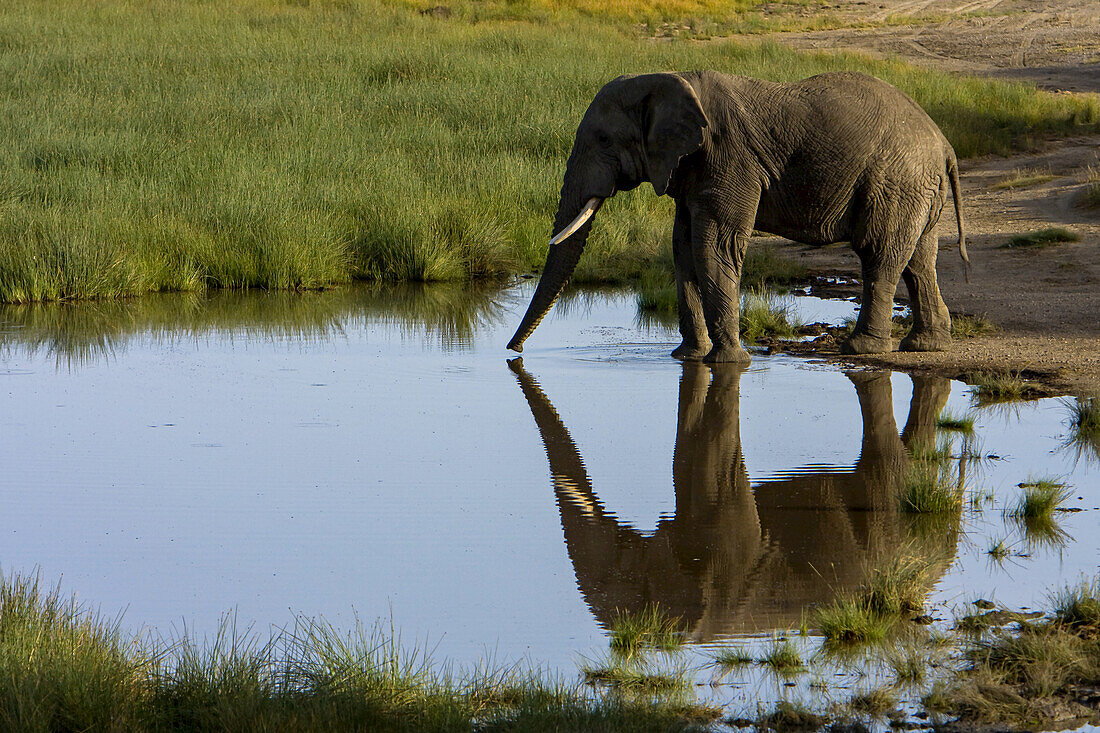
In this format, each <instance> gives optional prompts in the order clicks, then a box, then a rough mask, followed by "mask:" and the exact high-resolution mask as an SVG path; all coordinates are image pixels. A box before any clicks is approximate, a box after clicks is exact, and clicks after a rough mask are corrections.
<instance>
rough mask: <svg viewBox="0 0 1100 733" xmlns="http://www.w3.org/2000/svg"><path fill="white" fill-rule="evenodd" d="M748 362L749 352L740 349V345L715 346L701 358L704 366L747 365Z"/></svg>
mask: <svg viewBox="0 0 1100 733" xmlns="http://www.w3.org/2000/svg"><path fill="white" fill-rule="evenodd" d="M749 361H750V357H749V352H747V351H745V350H744V349H743V348H741V344H737V345H736V346H718V345H717V344H716V345H715V346H714V348H712V349H711V350H710V351H709V352H707V355H706V356H704V357H703V362H704V363H705V364H748V363H749Z"/></svg>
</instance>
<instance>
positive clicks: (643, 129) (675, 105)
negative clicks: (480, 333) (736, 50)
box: [508, 74, 709, 351]
mask: <svg viewBox="0 0 1100 733" xmlns="http://www.w3.org/2000/svg"><path fill="white" fill-rule="evenodd" d="M708 124H709V123H708V120H707V116H706V113H704V112H703V108H702V106H701V105H700V103H699V97H698V96H697V95H696V93H695V90H694V89H693V88H692V87H691V85H690V84H688V82H687V81H686V80H685V79H684V78H683V77H682V76H680V75H678V74H642V75H639V76H621V77H619V78H618V79H615V80H614V81H612V82H609V83H608V84H607V85H606V86H604V88H603V89H601V90H600V91H599V93H598V94H596V98H595V99H593V100H592V104H590V105H589V107H588V111H587V112H585V114H584V118H583V119H582V120H581V124H580V127H578V128H577V136H576V139H575V140H574V142H573V151H572V152H571V153H570V154H569V161H568V163H567V164H566V167H565V180H564V183H563V184H562V187H561V198H560V200H559V202H558V213H557V216H556V217H555V218H554V237H553V239H551V240H550V251H549V252H548V253H547V255H546V267H545V268H543V271H542V278H541V279H540V280H539V284H538V287H537V288H536V290H535V294H534V296H533V297H532V298H531V304H530V305H529V306H528V308H527V313H526V314H525V315H524V316H523V321H522V322H521V323H520V325H519V328H518V329H516V334H515V336H513V337H512V340H511V341H510V342H509V343H508V348H510V349H512V350H514V351H523V342H524V341H525V340H527V337H528V336H530V335H531V332H532V331H534V330H535V327H536V326H538V324H539V322H540V321H541V320H542V319H543V317H544V316H545V315H546V313H547V312H548V311H549V310H550V307H551V306H552V305H553V304H554V301H555V300H557V298H558V295H560V294H561V291H562V289H563V288H564V287H565V284H566V282H568V280H569V277H570V276H571V275H572V274H573V269H574V268H575V267H576V266H577V261H578V260H579V259H580V256H581V251H582V250H583V249H584V244H585V242H586V241H587V239H588V232H589V229H590V228H591V222H590V220H591V218H592V215H593V214H595V213H596V211H597V210H598V209H599V207H600V205H601V204H602V203H603V201H604V199H606V198H608V197H610V196H613V195H614V194H615V192H616V191H629V190H631V189H633V188H636V187H637V186H638V185H639V184H641V183H642V182H643V181H649V182H651V183H652V184H653V190H654V191H656V192H657V195H658V196H660V195H663V194H664V193H665V192H666V191H667V190H668V187H669V183H670V181H671V179H672V174H673V172H674V171H675V170H676V166H677V165H678V164H679V161H680V159H681V158H683V157H684V156H685V155H689V154H690V153H693V152H695V151H696V150H698V149H699V148H700V147H701V146H702V145H703V141H704V134H705V133H704V130H705V129H706V127H707V126H708Z"/></svg>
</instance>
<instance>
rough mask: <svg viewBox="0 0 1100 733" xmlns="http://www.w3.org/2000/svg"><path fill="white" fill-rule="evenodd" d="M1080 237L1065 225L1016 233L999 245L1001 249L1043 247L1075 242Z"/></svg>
mask: <svg viewBox="0 0 1100 733" xmlns="http://www.w3.org/2000/svg"><path fill="white" fill-rule="evenodd" d="M1080 238H1081V237H1080V236H1078V235H1077V233H1075V232H1072V231H1070V230H1069V229H1066V228H1065V227H1047V228H1046V229H1039V230H1037V231H1034V232H1028V233H1027V234H1018V235H1016V236H1015V237H1013V238H1012V239H1010V240H1008V242H1007V243H1006V244H1003V245H1001V248H1002V249H1018V248H1030V249H1043V248H1044V247H1050V246H1052V245H1055V244H1062V243H1063V242H1076V241H1077V240H1079V239H1080Z"/></svg>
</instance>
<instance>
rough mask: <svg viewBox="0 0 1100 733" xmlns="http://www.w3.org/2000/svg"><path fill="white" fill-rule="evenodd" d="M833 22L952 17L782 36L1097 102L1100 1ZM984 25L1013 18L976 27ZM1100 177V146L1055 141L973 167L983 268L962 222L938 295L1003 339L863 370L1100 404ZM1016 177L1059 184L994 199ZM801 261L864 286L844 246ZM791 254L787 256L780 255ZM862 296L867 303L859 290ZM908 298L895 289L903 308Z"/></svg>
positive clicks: (945, 248)
mask: <svg viewBox="0 0 1100 733" xmlns="http://www.w3.org/2000/svg"><path fill="white" fill-rule="evenodd" d="M835 11H836V12H839V13H845V12H851V13H861V14H863V15H871V16H872V17H879V16H882V17H885V15H888V14H892V13H899V12H905V13H921V14H929V13H934V14H947V15H948V16H949V17H948V19H946V20H939V21H936V22H934V23H928V24H926V25H914V26H894V27H887V28H878V29H871V30H851V29H844V30H835V31H816V32H812V33H782V34H777V35H776V36H775V37H776V39H777V40H779V41H780V42H783V43H788V44H790V45H792V46H795V47H798V48H819V49H830V50H838V49H852V50H861V51H866V52H869V53H872V54H875V55H880V56H895V57H902V58H904V59H905V60H906V61H910V62H913V63H917V64H921V65H926V66H932V67H936V68H941V69H945V70H950V71H957V72H964V73H971V74H984V75H989V76H997V77H1001V78H1017V79H1028V80H1033V81H1034V82H1035V83H1037V84H1038V85H1040V86H1043V87H1047V88H1051V89H1060V90H1062V89H1064V90H1073V91H1075V92H1086V93H1088V92H1092V93H1096V92H1100V63H1098V62H1100V2H1098V1H1097V0H1076V1H1075V2H1064V3H1054V2H1047V1H1046V0H974V1H971V2H958V0H952V1H950V2H947V1H945V0H877V2H876V1H875V0H871V2H856V1H853V0H840V2H839V3H837V7H836V8H835ZM974 12H993V13H1005V14H1003V15H992V16H981V17H973V16H969V15H966V14H967V13H974ZM1090 167H1091V168H1092V169H1093V170H1095V171H1100V137H1087V138H1086V137H1082V138H1077V139H1070V140H1063V141H1058V142H1052V143H1050V144H1048V145H1046V146H1045V148H1044V149H1043V150H1042V151H1040V152H1036V153H1033V154H1026V155H1018V156H1013V157H1011V158H1001V157H989V158H983V159H977V160H970V161H963V162H962V163H961V169H962V190H963V214H964V217H965V219H966V227H967V235H968V236H967V241H968V248H969V251H970V259H971V262H972V263H973V271H972V274H971V281H970V282H969V283H967V282H966V281H965V278H964V275H963V268H962V265H961V261H960V259H959V256H958V253H957V250H956V248H955V240H956V237H955V233H954V212H953V211H952V209H951V208H950V205H949V206H948V208H946V209H945V210H944V214H943V216H942V217H941V222H940V226H939V234H940V257H939V266H938V271H939V277H940V288H941V291H942V293H943V297H944V300H945V301H946V302H947V305H948V307H949V308H950V309H951V312H952V313H953V314H954V313H963V314H980V315H984V316H985V317H986V318H987V319H988V320H990V321H992V322H993V323H994V324H995V325H996V326H997V327H998V328H999V331H998V333H997V334H996V335H993V336H988V337H983V338H978V339H970V340H965V341H964V340H956V341H955V342H954V348H953V349H952V350H951V351H949V352H945V353H942V354H941V353H936V354H902V353H898V354H889V355H883V356H873V357H861V358H858V359H856V360H855V361H857V362H861V363H873V364H882V365H889V366H896V367H901V368H904V369H918V370H919V369H934V370H937V371H943V372H947V373H949V374H951V375H952V376H961V375H963V374H966V373H967V372H973V371H977V370H990V369H997V370H1004V369H1006V368H1007V369H1013V370H1020V371H1024V372H1027V373H1028V375H1029V376H1032V377H1034V378H1035V379H1038V380H1040V381H1042V382H1044V383H1045V384H1047V385H1049V386H1052V387H1054V388H1056V389H1058V390H1063V391H1071V392H1075V393H1078V394H1081V393H1093V394H1100V259H1098V256H1097V255H1098V254H1100V209H1097V208H1092V209H1090V208H1087V207H1086V206H1084V204H1083V197H1084V192H1085V189H1086V184H1085V183H1084V179H1085V176H1086V174H1087V171H1088V170H1089V168H1090ZM1018 171H1034V172H1038V173H1045V174H1049V175H1052V176H1054V179H1053V180H1050V181H1048V182H1045V183H1040V184H1038V185H1033V186H1027V187H1020V188H1010V189H997V188H995V186H996V184H998V183H1000V182H1001V181H1004V180H1005V179H1006V178H1008V177H1009V176H1011V175H1013V174H1014V173H1016V172H1018ZM1052 226H1059V227H1064V228H1067V229H1070V230H1071V231H1073V232H1074V233H1076V234H1077V235H1078V236H1079V237H1080V240H1079V241H1077V242H1072V243H1065V244H1058V245H1054V246H1050V247H1047V248H1044V249H1019V248H1016V249H1006V248H1004V247H1003V245H1005V244H1006V243H1007V242H1008V240H1009V239H1010V238H1011V237H1012V236H1013V235H1016V234H1021V233H1027V232H1032V231H1035V230H1038V229H1043V228H1046V227H1052ZM790 248H795V249H796V251H797V252H798V253H799V255H800V256H801V257H802V260H803V262H804V263H805V264H806V265H807V266H808V267H809V268H810V269H811V270H812V271H814V272H822V273H834V274H842V275H847V276H856V275H858V272H859V270H858V265H859V263H858V260H857V259H856V257H855V255H854V254H852V252H851V250H850V249H849V248H848V246H847V245H833V246H829V247H824V248H814V247H805V246H802V245H797V244H789V245H787V249H786V251H788V252H790ZM781 251H782V249H781ZM851 293H852V294H853V295H854V294H856V293H857V289H856V288H854V287H853V288H851ZM904 296H905V287H904V285H902V286H901V287H899V290H898V300H899V301H904V299H905V298H904ZM822 355H823V356H829V357H830V358H837V357H836V356H835V355H833V354H827V353H823V354H822Z"/></svg>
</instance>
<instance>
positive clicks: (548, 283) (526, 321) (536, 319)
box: [508, 189, 601, 352]
mask: <svg viewBox="0 0 1100 733" xmlns="http://www.w3.org/2000/svg"><path fill="white" fill-rule="evenodd" d="M600 203H601V199H599V198H590V199H588V201H587V202H585V203H584V204H582V203H581V197H579V196H575V195H568V194H567V193H566V190H564V189H563V190H562V196H561V201H560V203H559V204H558V214H557V216H556V217H555V218H554V234H555V236H554V238H553V239H552V240H551V244H550V250H549V251H548V252H547V253H546V266H545V267H544V268H543V270H542V277H541V278H539V284H538V287H537V288H535V294H534V295H533V296H531V304H530V305H529V306H527V312H526V313H525V314H524V316H523V320H522V321H521V322H520V324H519V328H517V329H516V334H515V336H513V337H512V340H511V341H509V342H508V348H509V349H511V350H513V351H520V352H522V351H523V342H524V341H526V340H527V337H528V336H530V335H531V333H532V332H533V331H534V330H535V328H536V327H537V326H538V325H539V323H540V322H541V321H542V319H543V318H544V317H545V316H546V314H547V313H548V312H549V311H550V308H551V306H553V305H554V301H556V300H557V299H558V296H559V295H561V291H562V290H563V289H564V288H565V284H566V283H567V282H569V278H570V276H571V275H572V274H573V270H574V269H575V268H576V266H577V262H578V261H579V260H580V258H581V252H583V251H584V245H585V243H586V242H587V241H588V232H589V231H590V230H591V228H592V222H591V217H592V215H593V214H594V213H595V212H596V210H597V209H598V208H599V207H600ZM578 212H580V213H578Z"/></svg>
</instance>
